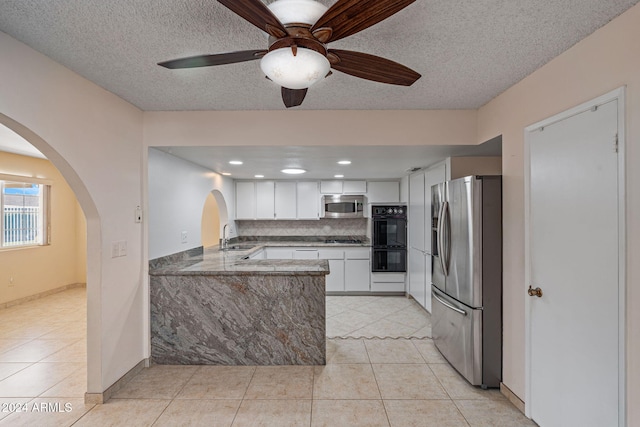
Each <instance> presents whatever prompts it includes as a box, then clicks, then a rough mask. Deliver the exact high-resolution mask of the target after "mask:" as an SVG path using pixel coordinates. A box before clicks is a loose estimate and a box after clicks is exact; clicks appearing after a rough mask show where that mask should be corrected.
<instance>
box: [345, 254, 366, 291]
mask: <svg viewBox="0 0 640 427" xmlns="http://www.w3.org/2000/svg"><path fill="white" fill-rule="evenodd" d="M344 256H345V262H344V289H345V291H356V292H368V291H369V290H370V288H371V281H370V278H369V274H370V273H371V267H370V257H371V252H370V251H369V249H368V248H367V249H364V248H358V249H351V248H348V249H345V251H344Z"/></svg>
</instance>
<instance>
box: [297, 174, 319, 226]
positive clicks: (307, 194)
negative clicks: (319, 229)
mask: <svg viewBox="0 0 640 427" xmlns="http://www.w3.org/2000/svg"><path fill="white" fill-rule="evenodd" d="M296 194H297V201H296V203H297V207H298V209H297V218H298V219H319V218H320V193H319V191H318V182H317V181H300V182H298V183H297V186H296Z"/></svg>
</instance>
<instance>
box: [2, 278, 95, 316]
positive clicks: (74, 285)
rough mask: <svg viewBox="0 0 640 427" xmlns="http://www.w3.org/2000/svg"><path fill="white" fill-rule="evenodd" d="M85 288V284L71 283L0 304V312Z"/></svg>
mask: <svg viewBox="0 0 640 427" xmlns="http://www.w3.org/2000/svg"><path fill="white" fill-rule="evenodd" d="M85 287H87V284H86V283H71V284H69V285H64V286H60V287H59V288H55V289H49V290H48V291H44V292H40V293H37V294H34V295H29V296H27V297H23V298H18V299H16V300H13V301H7V302H3V303H0V310H3V309H5V308H9V307H13V306H15V305H20V304H24V303H25V302H29V301H34V300H37V299H40V298H44V297H48V296H49V295H53V294H57V293H59V292H63V291H66V290H69V289H74V288H85Z"/></svg>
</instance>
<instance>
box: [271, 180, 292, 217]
mask: <svg viewBox="0 0 640 427" xmlns="http://www.w3.org/2000/svg"><path fill="white" fill-rule="evenodd" d="M275 214H276V215H275V218H276V219H296V182H295V181H276V185H275Z"/></svg>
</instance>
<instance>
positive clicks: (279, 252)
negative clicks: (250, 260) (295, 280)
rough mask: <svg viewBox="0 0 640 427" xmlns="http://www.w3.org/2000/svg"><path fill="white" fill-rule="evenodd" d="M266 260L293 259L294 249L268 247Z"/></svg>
mask: <svg viewBox="0 0 640 427" xmlns="http://www.w3.org/2000/svg"><path fill="white" fill-rule="evenodd" d="M265 252H266V253H267V256H266V259H293V249H291V248H275V247H268V248H266V249H265Z"/></svg>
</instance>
